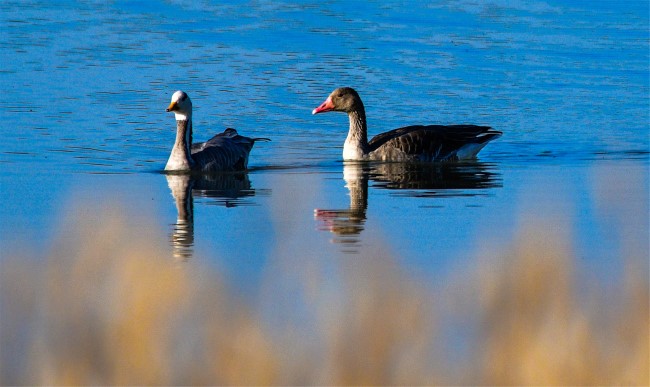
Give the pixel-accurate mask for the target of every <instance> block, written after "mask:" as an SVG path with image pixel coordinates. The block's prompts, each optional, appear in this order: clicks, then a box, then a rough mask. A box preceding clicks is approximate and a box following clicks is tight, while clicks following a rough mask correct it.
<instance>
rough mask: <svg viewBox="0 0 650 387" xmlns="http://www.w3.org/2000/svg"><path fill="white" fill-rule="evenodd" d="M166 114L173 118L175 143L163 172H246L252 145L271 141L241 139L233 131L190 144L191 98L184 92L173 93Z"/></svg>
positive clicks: (242, 137) (241, 137)
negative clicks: (171, 113) (174, 120)
mask: <svg viewBox="0 0 650 387" xmlns="http://www.w3.org/2000/svg"><path fill="white" fill-rule="evenodd" d="M167 111H168V112H174V114H175V115H176V142H175V143H174V148H172V152H171V155H169V160H168V161H167V165H165V171H170V172H174V171H175V172H190V171H194V172H221V171H243V170H246V168H248V154H249V153H250V151H251V149H252V148H253V144H255V141H270V140H269V139H268V138H250V137H244V136H240V135H239V134H237V131H236V130H235V129H231V128H228V129H226V130H224V132H223V133H219V134H217V135H216V136H214V137H212V138H211V139H209V140H208V141H206V142H201V143H195V144H192V101H191V100H190V97H189V96H188V95H187V94H186V93H185V92H183V91H180V90H179V91H177V92H175V93H174V94H173V95H172V101H171V103H170V104H169V107H168V108H167Z"/></svg>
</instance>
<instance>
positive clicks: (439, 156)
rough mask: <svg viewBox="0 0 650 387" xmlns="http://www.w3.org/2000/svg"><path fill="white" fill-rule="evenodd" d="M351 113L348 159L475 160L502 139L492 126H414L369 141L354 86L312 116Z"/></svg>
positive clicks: (335, 93) (332, 97) (345, 154)
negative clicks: (497, 139) (488, 145)
mask: <svg viewBox="0 0 650 387" xmlns="http://www.w3.org/2000/svg"><path fill="white" fill-rule="evenodd" d="M330 111H337V112H345V113H348V118H349V119H350V130H349V132H348V137H347V139H346V140H345V145H344V146H343V159H344V160H383V161H449V160H463V159H472V158H475V157H476V155H477V154H478V152H479V151H480V150H481V149H483V147H484V146H485V145H487V143H488V142H490V141H492V140H494V139H496V138H498V137H500V136H501V134H502V133H501V132H498V131H496V130H492V128H490V127H489V126H478V125H414V126H406V127H403V128H399V129H395V130H391V131H389V132H385V133H381V134H378V135H377V136H375V137H374V138H372V139H371V140H370V141H368V134H367V131H368V128H367V125H366V112H365V109H364V107H363V102H361V98H360V97H359V94H357V92H356V91H355V90H354V89H352V88H350V87H341V88H338V89H336V90H334V91H333V92H332V93H331V94H330V95H329V96H328V97H327V99H326V100H325V102H323V103H322V104H321V105H320V106H318V107H317V108H316V109H314V110H313V111H312V114H318V113H325V112H330Z"/></svg>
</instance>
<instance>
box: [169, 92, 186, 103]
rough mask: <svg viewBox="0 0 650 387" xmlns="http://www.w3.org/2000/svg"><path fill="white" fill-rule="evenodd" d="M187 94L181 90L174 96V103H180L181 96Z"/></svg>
mask: <svg viewBox="0 0 650 387" xmlns="http://www.w3.org/2000/svg"><path fill="white" fill-rule="evenodd" d="M183 94H185V93H183V92H182V91H181V90H178V91H176V92H175V93H174V94H172V102H178V101H179V100H180V99H181V96H182V95H183Z"/></svg>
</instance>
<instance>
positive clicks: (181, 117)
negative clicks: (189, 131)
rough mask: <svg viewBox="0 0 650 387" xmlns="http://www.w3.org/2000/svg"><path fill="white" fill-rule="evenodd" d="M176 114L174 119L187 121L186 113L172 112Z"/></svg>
mask: <svg viewBox="0 0 650 387" xmlns="http://www.w3.org/2000/svg"><path fill="white" fill-rule="evenodd" d="M174 115H175V116H176V121H187V117H188V115H187V114H185V113H179V112H174Z"/></svg>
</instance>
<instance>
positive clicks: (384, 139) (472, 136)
mask: <svg viewBox="0 0 650 387" xmlns="http://www.w3.org/2000/svg"><path fill="white" fill-rule="evenodd" d="M500 135H501V132H498V131H496V130H492V128H491V127H489V126H479V125H413V126H406V127H403V128H399V129H394V130H391V131H389V132H385V133H381V134H378V135H377V136H375V137H373V138H372V139H371V140H370V142H369V143H368V147H369V151H370V152H375V153H387V152H396V151H397V152H400V153H403V154H405V155H409V156H413V157H414V158H417V159H419V160H422V161H443V160H451V159H455V158H456V152H457V151H458V150H459V149H461V148H462V147H463V146H465V145H468V144H483V143H487V142H488V141H490V140H492V139H495V138H497V137H499V136H500Z"/></svg>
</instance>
